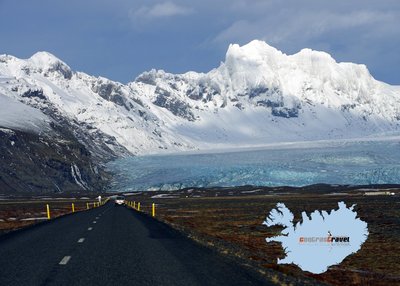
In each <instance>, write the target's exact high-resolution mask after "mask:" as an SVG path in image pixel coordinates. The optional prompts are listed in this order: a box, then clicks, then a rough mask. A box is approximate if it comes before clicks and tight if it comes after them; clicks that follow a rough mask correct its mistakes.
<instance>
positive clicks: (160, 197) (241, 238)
mask: <svg viewBox="0 0 400 286" xmlns="http://www.w3.org/2000/svg"><path fill="white" fill-rule="evenodd" d="M395 192H396V195H395V196H365V195H363V192H362V191H352V192H349V193H344V192H343V193H329V192H328V193H326V192H325V193H322V194H318V193H316V192H312V193H304V194H302V193H299V192H296V193H282V192H279V193H265V192H252V191H240V192H238V191H229V190H223V191H201V190H193V191H190V190H189V192H187V191H184V192H180V193H179V192H178V193H165V192H164V193H157V194H148V193H142V194H140V195H135V196H132V197H129V199H130V200H134V201H141V209H142V211H144V212H147V213H150V205H151V203H152V202H154V203H156V205H157V209H156V216H157V218H158V219H159V220H162V221H164V222H166V223H168V224H170V225H172V226H173V227H175V228H177V229H180V230H181V231H183V232H185V233H187V234H188V235H189V236H191V237H192V238H193V239H195V240H197V241H199V242H200V243H202V244H204V245H207V246H209V247H213V248H216V249H217V250H218V251H219V252H221V253H222V254H224V255H229V256H234V257H238V258H239V259H240V260H241V261H242V263H243V264H247V265H250V266H251V267H254V268H256V269H257V270H258V271H260V272H262V273H265V275H272V272H270V270H277V271H278V273H280V274H282V275H283V276H281V277H277V280H279V281H286V279H285V278H284V277H285V276H286V277H287V276H289V277H294V278H299V279H300V280H301V281H304V283H306V281H307V278H314V279H316V280H317V281H320V282H323V283H327V284H330V285H400V263H398V261H399V259H400V240H399V237H400V192H399V190H396V191H395ZM339 201H344V202H345V203H346V204H347V206H350V205H352V204H356V207H355V210H356V211H357V213H358V216H359V217H360V218H361V219H362V220H364V221H366V222H367V223H368V229H369V233H370V234H369V237H368V239H367V241H366V242H365V243H364V244H363V245H362V248H361V250H360V251H358V252H357V253H356V254H353V255H350V256H348V257H347V258H346V259H345V260H344V261H343V262H342V263H341V264H340V265H337V266H332V267H330V268H329V270H328V271H327V272H325V273H323V274H319V275H315V274H312V273H309V272H304V271H302V270H301V269H300V268H299V267H297V266H295V265H279V264H277V263H276V261H277V258H279V257H281V258H282V257H283V256H284V252H283V250H282V247H281V245H280V244H278V243H268V244H267V243H266V242H265V238H267V237H271V236H275V235H277V234H278V233H279V232H280V230H281V229H280V228H279V227H272V228H267V227H265V226H264V225H262V223H263V221H264V220H265V217H266V215H267V214H268V213H269V211H270V210H271V209H272V208H274V207H275V206H276V203H277V202H283V203H285V205H286V206H287V207H288V208H289V209H290V210H291V211H292V212H293V214H294V215H295V220H296V219H297V221H298V220H299V219H300V218H301V212H302V211H306V212H308V213H310V212H312V211H314V210H331V209H337V207H338V206H337V204H338V202H339ZM310 256H312V253H310ZM303 279H305V280H303ZM287 280H288V281H292V280H291V279H287ZM285 283H286V282H285ZM290 283H291V282H287V283H286V284H290ZM302 283H303V282H300V284H302ZM283 284H284V283H283Z"/></svg>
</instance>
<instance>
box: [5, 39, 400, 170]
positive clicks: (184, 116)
mask: <svg viewBox="0 0 400 286" xmlns="http://www.w3.org/2000/svg"><path fill="white" fill-rule="evenodd" d="M0 111H1V113H0V127H1V128H3V129H4V128H5V129H11V130H19V131H23V132H28V133H29V132H30V133H35V134H39V135H40V136H44V137H46V136H47V137H51V136H53V135H54V133H55V132H56V131H55V130H57V126H61V127H63V128H66V129H68V130H70V132H71V134H72V136H73V137H74V138H75V139H76V140H77V142H79V144H82V145H83V146H84V147H85V148H86V149H87V150H88V151H89V153H90V154H91V156H92V157H93V160H97V161H99V162H104V161H106V160H109V159H111V158H113V157H115V156H125V155H129V154H135V155H137V154H150V153H160V152H176V151H185V150H197V149H202V150H205V149H213V148H218V149H221V148H229V147H244V146H246V147H248V146H260V145H265V144H268V143H276V142H288V141H305V140H321V139H339V138H354V137H364V136H376V135H379V134H383V133H387V132H396V131H398V130H399V129H400V87H399V86H390V85H388V84H385V83H383V82H379V81H377V80H375V79H374V78H373V77H372V76H371V75H370V73H369V72H368V70H367V68H366V67H365V66H364V65H357V64H353V63H337V62H336V61H335V60H334V59H333V58H332V57H331V56H330V55H329V54H327V53H324V52H318V51H312V50H309V49H304V50H302V51H300V52H299V53H297V54H294V55H286V54H283V53H282V52H280V51H278V50H277V49H275V48H273V47H271V46H269V45H268V44H266V43H265V42H262V41H253V42H250V43H249V44H247V45H244V46H242V47H240V46H238V45H230V46H229V48H228V51H227V53H226V58H225V61H224V62H222V63H221V64H220V65H219V67H217V68H215V69H213V70H211V71H210V72H208V73H196V72H188V73H185V74H178V75H175V74H170V73H166V72H164V71H162V70H159V71H156V70H151V71H149V72H144V73H143V74H141V75H139V76H138V77H137V78H136V79H135V80H134V81H133V82H130V83H128V84H126V85H125V84H122V83H119V82H114V81H111V80H108V79H106V78H103V77H94V76H90V75H87V74H85V73H82V72H75V71H72V70H71V68H70V67H69V66H68V65H67V64H66V63H64V62H63V61H61V60H60V59H58V58H56V57H55V56H53V55H51V54H49V53H46V52H39V53H36V54H35V55H33V56H32V57H31V58H29V59H18V58H15V57H13V56H9V55H1V56H0ZM58 130H59V129H58ZM69 138H71V137H69Z"/></svg>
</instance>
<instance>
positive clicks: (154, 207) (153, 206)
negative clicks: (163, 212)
mask: <svg viewBox="0 0 400 286" xmlns="http://www.w3.org/2000/svg"><path fill="white" fill-rule="evenodd" d="M151 216H152V217H155V216H156V204H155V203H153V204H152V208H151Z"/></svg>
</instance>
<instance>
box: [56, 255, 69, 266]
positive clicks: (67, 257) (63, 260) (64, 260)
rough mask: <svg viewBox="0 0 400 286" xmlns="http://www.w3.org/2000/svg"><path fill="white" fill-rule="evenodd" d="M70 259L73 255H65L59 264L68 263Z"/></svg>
mask: <svg viewBox="0 0 400 286" xmlns="http://www.w3.org/2000/svg"><path fill="white" fill-rule="evenodd" d="M70 259H71V256H64V258H63V259H61V261H60V263H58V264H60V265H67V263H68V262H69V260H70Z"/></svg>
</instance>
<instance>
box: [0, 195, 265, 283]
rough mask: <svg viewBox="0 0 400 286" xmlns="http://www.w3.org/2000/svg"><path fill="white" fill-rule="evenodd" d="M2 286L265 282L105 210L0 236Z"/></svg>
mask: <svg viewBox="0 0 400 286" xmlns="http://www.w3.org/2000/svg"><path fill="white" fill-rule="evenodd" d="M0 285H2V286H3V285H18V286H21V285H185V286H191V285H267V283H266V282H265V281H263V280H262V278H261V277H260V276H258V275H256V274H254V273H252V272H248V271H247V270H246V269H244V268H242V267H241V266H239V265H237V264H236V263H235V262H233V261H230V260H227V259H226V258H224V257H221V256H219V255H217V254H216V253H215V252H213V251H212V250H210V249H207V248H205V247H202V246H200V245H198V244H196V243H195V242H193V241H191V240H190V239H188V238H186V237H184V236H183V235H181V234H180V233H178V232H177V231H175V230H173V229H171V228H170V227H168V226H167V225H165V224H163V223H161V222H158V221H157V220H154V219H152V218H150V217H147V216H145V215H143V214H139V213H137V212H135V211H133V210H131V209H128V208H125V207H122V206H114V204H113V203H108V204H106V205H105V206H102V207H100V208H96V209H93V210H90V211H85V212H80V213H75V214H73V215H68V216H65V217H62V218H58V219H55V220H54V221H50V222H49V223H45V224H41V225H38V226H35V227H32V228H29V229H26V230H23V231H19V232H16V233H14V234H11V235H6V236H4V237H2V238H0Z"/></svg>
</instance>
